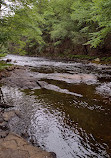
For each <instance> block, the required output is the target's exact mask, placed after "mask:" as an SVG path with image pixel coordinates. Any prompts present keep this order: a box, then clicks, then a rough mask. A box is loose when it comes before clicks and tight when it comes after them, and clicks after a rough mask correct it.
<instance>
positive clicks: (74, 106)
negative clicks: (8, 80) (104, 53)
mask: <svg viewBox="0 0 111 158" xmlns="http://www.w3.org/2000/svg"><path fill="white" fill-rule="evenodd" d="M7 58H12V60H13V61H15V60H17V63H18V64H20V65H28V66H33V67H34V68H33V71H32V72H31V73H32V75H33V77H36V78H37V80H39V82H40V84H41V85H42V88H41V89H32V90H23V91H20V90H18V89H17V88H12V87H6V86H3V87H2V90H3V92H4V96H5V99H6V101H7V102H9V103H10V104H12V105H15V107H16V108H17V109H19V110H20V111H21V114H22V118H21V119H18V118H16V119H13V120H12V121H11V122H10V126H11V130H12V131H15V132H16V133H18V134H21V133H23V132H27V133H28V134H29V135H30V138H29V141H30V140H31V139H32V138H33V141H34V143H35V144H36V145H37V144H39V145H40V146H41V147H42V148H43V149H46V150H48V151H53V152H55V153H56V154H57V158H79V157H80V158H83V157H85V158H86V157H92V158H110V155H111V98H110V97H111V79H110V75H111V74H110V67H109V66H101V65H98V66H96V65H92V64H86V65H85V64H82V63H72V62H68V63H67V62H66V63H64V62H61V61H60V62H57V61H49V60H46V59H43V58H30V57H18V58H16V56H8V57H7ZM107 72H108V73H107ZM107 78H108V79H107ZM15 127H16V128H15Z"/></svg>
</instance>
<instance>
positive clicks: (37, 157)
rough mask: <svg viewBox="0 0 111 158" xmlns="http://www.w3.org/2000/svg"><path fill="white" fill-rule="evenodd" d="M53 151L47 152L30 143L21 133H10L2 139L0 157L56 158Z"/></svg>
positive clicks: (0, 141)
mask: <svg viewBox="0 0 111 158" xmlns="http://www.w3.org/2000/svg"><path fill="white" fill-rule="evenodd" d="M54 157H55V155H54V154H53V153H49V152H46V151H44V150H42V149H40V148H38V147H34V146H32V145H31V144H29V143H28V142H27V141H26V140H25V139H23V138H22V137H20V136H19V135H16V134H13V133H10V134H8V136H6V137H5V138H2V139H0V158H54Z"/></svg>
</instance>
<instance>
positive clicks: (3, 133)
mask: <svg viewBox="0 0 111 158" xmlns="http://www.w3.org/2000/svg"><path fill="white" fill-rule="evenodd" d="M8 134H9V130H7V131H4V130H1V129H0V138H5V137H6V136H7V135H8ZM0 140H1V139H0ZM0 158H1V157H0Z"/></svg>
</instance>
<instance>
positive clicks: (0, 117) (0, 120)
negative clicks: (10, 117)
mask: <svg viewBox="0 0 111 158" xmlns="http://www.w3.org/2000/svg"><path fill="white" fill-rule="evenodd" d="M0 115H2V114H1V113H0ZM3 122H4V119H3V117H2V116H0V124H1V123H3Z"/></svg>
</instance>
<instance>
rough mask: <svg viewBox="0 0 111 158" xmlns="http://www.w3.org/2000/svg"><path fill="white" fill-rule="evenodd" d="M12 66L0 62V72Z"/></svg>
mask: <svg viewBox="0 0 111 158" xmlns="http://www.w3.org/2000/svg"><path fill="white" fill-rule="evenodd" d="M9 66H12V64H7V63H6V62H5V61H0V71H1V70H4V69H6V68H7V67H9Z"/></svg>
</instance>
